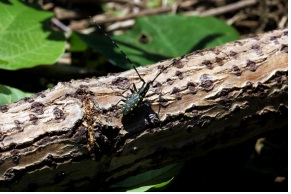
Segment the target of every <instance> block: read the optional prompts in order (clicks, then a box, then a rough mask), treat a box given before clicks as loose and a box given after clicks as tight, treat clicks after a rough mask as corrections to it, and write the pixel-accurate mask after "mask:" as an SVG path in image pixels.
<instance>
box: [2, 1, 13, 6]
mask: <svg viewBox="0 0 291 194" xmlns="http://www.w3.org/2000/svg"><path fill="white" fill-rule="evenodd" d="M0 3H4V4H7V5H12V3H11V2H10V1H8V0H0Z"/></svg>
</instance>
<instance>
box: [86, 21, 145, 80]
mask: <svg viewBox="0 0 291 194" xmlns="http://www.w3.org/2000/svg"><path fill="white" fill-rule="evenodd" d="M89 18H90V19H91V21H92V22H93V23H94V24H95V25H96V26H97V27H98V28H99V30H100V31H101V32H102V33H103V34H104V35H105V36H106V37H107V38H108V39H109V40H110V41H111V42H112V44H113V45H115V47H116V48H118V50H119V52H121V53H122V54H123V56H124V57H125V59H126V60H127V61H128V62H129V63H130V64H131V65H132V67H133V69H134V70H135V72H136V73H137V75H138V77H139V78H140V79H141V80H142V81H143V82H145V81H144V79H143V78H142V77H141V76H140V74H139V73H138V71H137V69H136V68H135V66H134V64H133V62H132V61H131V60H130V59H129V58H128V57H127V55H126V54H125V53H124V52H123V51H122V50H121V48H119V46H118V45H117V44H116V43H115V41H114V40H112V39H111V38H110V36H109V35H108V34H107V33H106V32H105V31H104V30H103V29H102V28H101V26H99V25H98V24H97V23H96V22H95V20H94V19H93V18H92V17H91V16H89Z"/></svg>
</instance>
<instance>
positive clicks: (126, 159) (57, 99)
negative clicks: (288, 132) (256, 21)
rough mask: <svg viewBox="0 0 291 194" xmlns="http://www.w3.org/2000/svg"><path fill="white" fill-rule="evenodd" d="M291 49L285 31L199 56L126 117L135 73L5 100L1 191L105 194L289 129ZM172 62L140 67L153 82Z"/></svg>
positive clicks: (163, 79)
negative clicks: (120, 183) (128, 180)
mask: <svg viewBox="0 0 291 194" xmlns="http://www.w3.org/2000/svg"><path fill="white" fill-rule="evenodd" d="M287 52H288V30H287V29H283V30H277V31H273V32H270V33H266V34H262V35H256V36H252V37H250V38H247V39H243V40H239V41H235V42H232V43H228V44H226V45H223V46H221V47H217V48H215V49H207V50H203V51H197V52H194V53H190V54H188V55H186V56H185V57H184V58H183V59H182V61H180V62H179V63H177V64H175V65H174V66H173V67H170V68H168V69H167V71H166V72H164V73H162V75H161V76H160V77H158V79H157V80H156V82H155V83H154V84H153V86H152V87H151V88H150V91H149V92H148V95H147V97H146V100H147V101H148V102H147V103H144V104H143V105H142V106H141V107H139V108H138V109H137V111H135V115H134V116H131V117H127V118H124V117H122V115H121V114H120V112H119V111H120V108H121V107H120V105H119V106H118V107H115V106H114V105H115V104H116V103H117V102H118V101H119V100H120V99H121V98H122V97H121V96H120V95H118V94H120V93H121V92H123V91H124V89H126V88H128V87H129V86H130V84H131V83H136V84H137V85H138V87H140V86H141V82H140V80H139V78H138V76H137V75H136V73H135V72H134V71H133V70H130V71H126V72H123V73H120V74H115V75H109V76H107V77H100V78H92V79H85V80H72V81H70V82H68V83H59V84H58V85H57V86H56V87H54V88H53V89H49V90H46V91H44V92H41V93H38V94H36V95H34V96H33V97H31V98H25V99H22V100H20V101H18V102H16V103H12V104H9V105H6V106H2V107H0V139H1V142H0V189H1V190H2V191H3V190H6V191H25V190H34V191H36V190H41V191H56V190H57V191H63V190H68V189H71V190H75V191H76V190H78V189H80V190H81V189H82V190H84V189H88V188H90V189H95V190H98V189H102V188H105V187H106V185H107V184H110V183H113V182H115V181H117V180H120V179H122V178H125V177H128V176H130V175H133V174H136V173H139V172H143V171H146V170H149V169H154V168H157V167H161V166H164V165H167V164H171V163H173V162H179V161H182V160H186V159H189V158H193V157H199V156H201V155H203V154H207V153H208V152H209V151H212V150H215V149H219V148H224V147H227V146H231V145H235V144H238V143H241V142H244V141H246V140H248V139H251V138H254V137H256V136H257V135H259V134H262V133H264V132H267V131H270V130H276V129H278V128H281V127H283V126H286V125H287V111H286V110H287V95H288V93H287V87H288V83H287V77H288V56H287ZM171 62H172V59H170V60H166V61H162V62H159V63H157V64H155V65H151V66H147V67H140V68H138V71H139V72H140V74H141V75H142V76H143V77H144V79H145V80H146V81H147V80H151V79H152V78H153V77H154V76H155V75H156V74H157V73H158V71H159V70H160V68H161V67H162V66H166V65H168V64H170V63H171ZM127 93H129V92H126V93H125V95H126V94H127ZM157 113H158V114H157Z"/></svg>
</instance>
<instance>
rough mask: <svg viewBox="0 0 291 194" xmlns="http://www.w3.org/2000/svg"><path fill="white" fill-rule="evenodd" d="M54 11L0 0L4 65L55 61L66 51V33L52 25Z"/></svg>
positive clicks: (12, 66)
mask: <svg viewBox="0 0 291 194" xmlns="http://www.w3.org/2000/svg"><path fill="white" fill-rule="evenodd" d="M52 16H53V13H52V12H47V11H42V10H40V9H38V8H37V7H35V6H34V7H33V6H32V4H27V5H26V4H24V3H22V2H21V1H19V0H11V1H10V4H4V3H0V18H1V20H0V45H1V47H0V59H1V60H3V61H6V62H7V63H0V68H1V69H9V70H15V69H22V68H29V67H33V66H37V65H40V64H41V65H42V64H53V63H55V62H56V61H57V59H58V58H60V56H61V55H62V54H63V52H64V49H65V37H64V35H63V33H61V32H55V31H52V30H51V29H50V26H49V25H50V24H49V19H50V18H51V17H52Z"/></svg>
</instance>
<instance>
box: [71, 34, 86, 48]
mask: <svg viewBox="0 0 291 194" xmlns="http://www.w3.org/2000/svg"><path fill="white" fill-rule="evenodd" d="M70 43H71V46H70V51H71V52H82V51H85V50H86V49H87V47H88V46H87V44H86V43H85V42H84V41H83V40H82V39H81V38H80V37H79V36H78V35H77V34H76V33H75V32H73V33H72V34H71V37H70Z"/></svg>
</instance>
